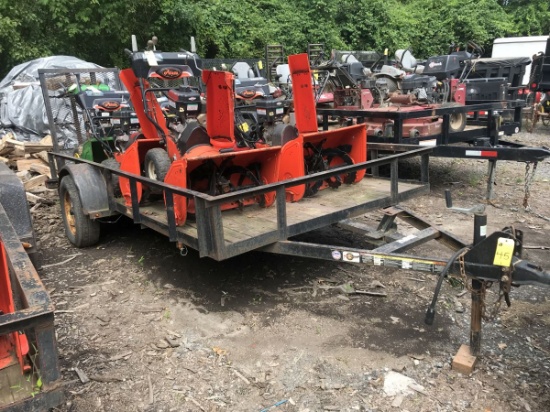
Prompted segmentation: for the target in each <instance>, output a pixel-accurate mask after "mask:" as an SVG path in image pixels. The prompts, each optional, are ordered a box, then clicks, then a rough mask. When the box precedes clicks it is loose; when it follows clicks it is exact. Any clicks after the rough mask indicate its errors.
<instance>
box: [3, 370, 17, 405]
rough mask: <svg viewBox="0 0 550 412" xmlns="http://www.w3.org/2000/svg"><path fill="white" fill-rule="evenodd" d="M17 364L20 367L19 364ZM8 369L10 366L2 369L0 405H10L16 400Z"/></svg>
mask: <svg viewBox="0 0 550 412" xmlns="http://www.w3.org/2000/svg"><path fill="white" fill-rule="evenodd" d="M12 366H13V365H12ZM16 366H17V367H19V365H16ZM7 369H9V366H8V367H7V368H5V369H2V370H1V371H0V405H9V404H10V403H12V402H13V401H14V399H13V393H12V388H11V387H10V386H11V383H10V380H9V378H8V374H9V373H8V371H7Z"/></svg>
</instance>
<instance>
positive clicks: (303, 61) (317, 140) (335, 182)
mask: <svg viewBox="0 0 550 412" xmlns="http://www.w3.org/2000/svg"><path fill="white" fill-rule="evenodd" d="M288 63H289V67H290V75H291V78H292V93H293V96H294V111H295V116H296V127H297V128H298V131H299V133H300V136H301V138H302V139H303V144H304V162H305V167H306V174H311V173H316V172H321V171H325V170H329V169H334V168H337V167H339V166H344V165H352V164H356V163H361V162H365V161H366V160H367V131H366V126H365V125H364V124H357V125H353V126H347V127H342V128H339V129H334V130H327V131H321V132H320V131H319V127H318V124H317V112H316V109H315V95H314V89H313V82H312V75H311V69H310V65H309V59H308V55H307V54H306V53H303V54H296V55H292V56H289V58H288ZM364 176H365V170H364V169H363V170H360V171H357V172H351V173H345V174H342V175H337V176H335V177H331V178H328V179H325V180H319V181H316V182H314V183H310V184H308V186H307V188H306V195H309V196H311V195H314V194H315V193H317V192H318V191H319V190H321V189H325V188H329V187H331V188H334V189H335V188H338V187H339V186H340V185H341V184H342V183H346V184H352V183H356V182H358V181H360V180H361V179H362V178H363V177H364Z"/></svg>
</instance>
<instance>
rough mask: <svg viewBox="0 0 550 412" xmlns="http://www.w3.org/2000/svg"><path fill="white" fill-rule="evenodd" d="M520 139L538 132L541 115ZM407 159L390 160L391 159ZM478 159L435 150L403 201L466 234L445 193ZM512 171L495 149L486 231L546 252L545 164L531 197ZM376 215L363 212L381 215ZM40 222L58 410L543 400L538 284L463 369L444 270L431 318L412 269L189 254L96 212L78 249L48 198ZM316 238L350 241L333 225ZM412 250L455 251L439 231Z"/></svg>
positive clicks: (381, 407)
mask: <svg viewBox="0 0 550 412" xmlns="http://www.w3.org/2000/svg"><path fill="white" fill-rule="evenodd" d="M514 139H515V140H518V141H520V142H523V143H527V144H530V145H537V146H543V145H546V146H548V145H550V144H549V139H550V128H547V127H544V126H542V125H539V126H538V128H537V130H535V133H533V134H528V133H521V134H519V135H516V136H515V137H514ZM417 166H418V165H417V164H415V163H414V162H412V163H405V164H403V165H400V168H401V170H402V172H401V173H402V174H407V173H411V174H414V173H417V170H418V168H417ZM486 169H487V164H486V162H484V161H476V160H458V159H432V161H431V166H430V173H431V179H430V181H431V184H432V190H431V193H430V194H429V195H425V196H421V197H419V198H416V199H414V200H412V201H408V202H406V203H405V204H404V206H406V207H408V208H410V209H411V210H413V211H415V212H417V213H418V214H419V215H421V216H424V217H427V218H429V219H430V220H431V221H432V222H434V223H435V224H436V225H437V227H441V228H444V229H446V230H448V231H450V232H452V233H454V234H456V235H458V236H460V237H461V238H463V239H465V240H466V241H471V239H472V232H473V219H472V216H471V215H465V214H460V213H456V212H453V211H450V210H448V209H446V208H445V199H444V195H443V193H444V190H445V189H451V191H452V193H453V200H454V203H455V206H460V207H470V206H472V205H474V204H479V203H483V201H484V196H485V191H486V181H485V179H486ZM524 178H525V165H524V164H518V163H513V162H501V163H499V164H498V166H497V179H496V186H495V188H494V190H495V199H494V200H493V201H492V204H489V205H487V214H488V222H489V230H488V232H489V233H490V232H492V231H493V230H497V229H502V228H503V227H505V226H509V225H514V226H515V227H516V228H519V229H522V230H524V231H525V241H524V244H525V245H526V246H527V249H526V257H527V258H528V259H529V260H532V261H533V262H535V263H537V264H540V265H542V266H544V267H546V268H550V259H549V257H550V251H549V248H550V240H549V239H548V235H547V234H548V230H549V229H550V206H549V205H550V183H549V182H550V162H549V161H548V160H545V161H544V162H542V163H540V164H539V166H538V170H537V174H536V176H535V179H534V182H533V184H532V186H531V190H530V192H531V198H530V205H531V211H530V212H526V211H525V210H524V208H523V206H522V201H523V195H524ZM51 196H52V197H53V198H55V196H56V195H55V193H53V194H51ZM381 216H382V214H381V212H380V211H373V213H369V214H367V215H365V216H364V217H363V218H362V219H364V220H365V221H367V222H370V223H373V224H376V220H377V219H380V218H381ZM34 221H35V227H36V230H37V233H38V236H39V238H40V242H41V247H42V251H43V265H44V268H43V269H42V270H41V271H40V274H41V276H42V279H43V281H44V283H45V285H46V286H47V288H48V290H49V291H50V294H51V297H52V299H53V300H54V302H55V305H56V309H57V311H56V330H57V339H58V347H59V360H60V364H61V368H62V374H63V381H64V384H65V386H66V395H67V399H66V403H65V404H63V405H61V406H60V407H59V409H57V410H58V411H64V412H67V411H79V412H80V411H82V412H91V411H116V412H123V411H158V412H160V411H164V412H168V411H222V410H224V411H225V410H226V411H267V410H269V411H273V412H275V411H279V410H280V411H302V412H306V411H311V412H313V411H410V412H413V411H486V412H489V411H491V412H499V411H502V412H507V411H548V410H550V390H549V389H548V387H549V384H548V383H549V382H550V380H549V377H550V335H549V333H548V331H549V325H550V302H549V301H548V299H547V295H548V289H545V288H543V287H534V286H523V287H520V288H518V289H514V290H513V291H512V306H511V307H510V308H506V305H502V307H501V310H500V312H499V313H498V314H497V316H496V318H495V319H494V320H493V321H492V322H486V323H484V327H483V338H482V339H483V340H482V356H481V357H480V359H479V362H478V364H477V366H476V368H475V371H474V372H473V373H472V374H471V375H468V376H466V375H462V374H460V373H458V372H457V371H455V370H452V369H451V360H452V357H453V356H454V355H455V354H456V352H457V351H458V349H459V347H460V345H461V344H467V343H468V342H469V316H470V315H469V308H470V297H469V294H468V293H466V290H464V289H463V288H462V287H461V286H460V285H456V284H455V285H454V286H453V285H452V284H451V283H449V282H445V283H444V286H443V289H442V294H441V295H440V298H439V304H438V307H437V315H436V318H435V323H434V325H433V326H427V325H426V324H425V323H424V314H425V312H426V309H427V307H428V305H429V302H430V301H431V299H432V294H433V289H434V287H435V278H434V277H433V276H431V275H428V274H425V273H422V272H412V271H405V270H391V269H374V268H372V267H366V266H361V265H359V264H347V265H346V264H344V263H337V262H325V261H316V260H311V259H305V258H293V257H284V256H278V255H270V254H266V253H260V252H256V253H248V254H246V255H242V256H239V257H237V258H233V259H230V260H228V261H223V262H215V261H213V260H210V259H200V258H199V257H198V255H197V253H195V252H193V251H190V252H189V254H188V255H187V256H185V257H183V256H180V255H179V252H178V251H177V250H176V248H175V247H174V245H173V244H171V243H170V242H168V240H167V239H166V238H165V237H163V236H161V235H158V234H156V233H154V232H152V231H150V230H148V229H145V230H143V229H140V228H139V227H138V226H136V225H133V223H131V222H129V221H127V220H124V219H121V220H120V221H119V222H117V223H116V224H110V225H105V227H104V229H105V230H104V231H103V232H102V237H101V241H100V244H99V245H97V246H96V247H93V248H87V249H76V248H74V247H73V246H71V245H70V244H69V243H68V241H67V240H66V238H65V236H64V233H63V229H62V223H61V218H60V213H59V210H58V205H55V206H51V207H47V206H41V207H39V208H38V209H36V210H35V212H34ZM408 229H409V228H408V227H407V226H406V225H404V226H400V227H399V230H400V231H405V232H406V231H407V230H408ZM315 236H317V237H329V236H330V238H331V240H332V241H333V242H335V243H339V244H342V245H349V246H352V245H357V244H358V243H357V242H358V239H357V237H356V236H355V235H352V234H351V233H348V232H345V231H341V230H340V231H336V232H334V233H331V234H327V233H326V232H325V231H323V232H322V233H319V234H315ZM432 243H433V244H432ZM415 252H416V253H418V254H420V255H424V256H433V255H437V256H447V257H449V256H450V254H451V253H450V252H449V251H445V249H443V248H440V246H439V245H438V244H436V243H435V242H434V241H432V242H431V243H429V244H427V245H425V246H423V247H421V248H417V249H415ZM59 262H65V263H63V264H58V263H59ZM349 283H351V284H352V285H353V286H354V287H355V288H356V289H363V290H367V291H373V292H378V293H380V294H385V295H386V296H369V295H363V294H347V293H342V288H338V286H340V285H345V284H349ZM495 297H496V292H495V287H493V289H492V290H490V292H489V299H490V300H491V302H492V301H494V300H495ZM491 308H492V306H491ZM75 369H76V370H77V371H79V372H83V373H84V374H85V375H86V377H87V378H89V382H87V383H82V381H81V380H80V379H79V377H78V375H77V373H76V371H75ZM396 373H398V374H399V375H397V374H396ZM403 376H406V377H408V378H410V379H411V381H410V382H411V383H413V384H412V385H409V386H408V388H407V389H406V390H403V391H400V392H399V391H397V389H396V388H397V387H396V386H392V385H391V383H392V382H394V381H393V379H394V378H396V377H398V378H402V377H403ZM413 381H414V382H413ZM411 388H412V389H411ZM392 389H395V391H392ZM396 391H397V392H396Z"/></svg>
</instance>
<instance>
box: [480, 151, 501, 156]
mask: <svg viewBox="0 0 550 412" xmlns="http://www.w3.org/2000/svg"><path fill="white" fill-rule="evenodd" d="M481 156H483V157H497V156H498V154H497V152H495V151H493V150H482V151H481Z"/></svg>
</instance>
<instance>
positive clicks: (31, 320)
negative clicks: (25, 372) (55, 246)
mask: <svg viewBox="0 0 550 412" xmlns="http://www.w3.org/2000/svg"><path fill="white" fill-rule="evenodd" d="M0 241H1V242H2V243H3V245H4V248H5V250H6V256H7V260H8V268H9V271H10V273H11V275H12V287H13V288H15V289H16V290H17V291H18V295H19V298H20V303H21V306H22V309H20V310H16V311H15V312H14V313H6V314H3V315H0V334H2V335H4V334H7V333H11V332H16V331H28V332H30V333H29V334H30V335H31V336H32V340H31V342H32V343H33V345H34V346H35V347H36V350H37V355H38V356H37V357H36V359H37V365H36V366H37V368H38V371H39V374H40V378H41V380H42V384H43V387H42V391H41V392H40V393H38V394H35V395H34V397H31V398H27V399H24V400H22V401H18V402H15V403H13V404H10V405H0V411H34V410H48V409H50V408H53V407H56V406H58V405H59V404H60V403H61V402H62V401H63V391H62V388H61V385H60V380H61V374H60V370H59V363H58V352H57V342H56V339H55V330H54V306H53V304H52V302H51V300H50V297H49V295H48V292H47V291H46V288H45V287H44V284H43V283H42V281H41V280H40V277H39V276H38V273H37V271H36V269H35V268H34V266H33V264H32V263H31V261H30V259H29V257H28V255H27V252H26V251H25V249H24V247H23V245H22V244H21V241H20V240H19V238H18V236H17V234H16V232H15V230H14V228H13V226H12V224H11V222H10V220H9V218H8V215H7V213H6V212H5V210H4V208H3V206H2V205H1V204H0Z"/></svg>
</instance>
